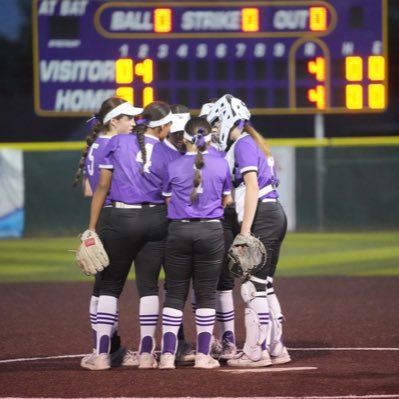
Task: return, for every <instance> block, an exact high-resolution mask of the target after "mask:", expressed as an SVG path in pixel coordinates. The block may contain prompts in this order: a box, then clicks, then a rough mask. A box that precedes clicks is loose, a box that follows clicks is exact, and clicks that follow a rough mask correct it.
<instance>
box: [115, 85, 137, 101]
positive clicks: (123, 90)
mask: <svg viewBox="0 0 399 399" xmlns="http://www.w3.org/2000/svg"><path fill="white" fill-rule="evenodd" d="M116 95H117V96H118V97H122V98H123V99H124V100H126V101H129V102H130V104H134V91H133V88H132V87H118V88H117V89H116Z"/></svg>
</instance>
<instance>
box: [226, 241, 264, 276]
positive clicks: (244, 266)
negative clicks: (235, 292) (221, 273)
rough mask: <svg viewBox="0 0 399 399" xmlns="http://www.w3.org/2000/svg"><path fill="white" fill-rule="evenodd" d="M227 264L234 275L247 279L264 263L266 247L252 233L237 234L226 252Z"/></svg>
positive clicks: (261, 267) (262, 266)
mask: <svg viewBox="0 0 399 399" xmlns="http://www.w3.org/2000/svg"><path fill="white" fill-rule="evenodd" d="M227 257H228V262H229V263H228V265H229V270H230V272H231V274H233V275H234V276H235V277H243V278H244V279H248V278H249V277H250V276H253V275H254V274H256V273H257V272H258V271H259V270H261V269H263V268H264V267H265V265H266V259H267V254H266V248H265V246H264V245H263V243H262V241H260V240H259V239H258V238H256V237H255V236H253V235H243V234H238V235H237V236H236V238H235V239H234V241H233V243H232V244H231V247H230V249H229V251H228V252H227Z"/></svg>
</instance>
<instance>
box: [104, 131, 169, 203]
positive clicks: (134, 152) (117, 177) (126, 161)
mask: <svg viewBox="0 0 399 399" xmlns="http://www.w3.org/2000/svg"><path fill="white" fill-rule="evenodd" d="M144 142H145V148H146V155H147V159H146V163H145V165H144V173H142V169H143V159H142V155H141V151H140V146H139V144H138V141H137V136H136V135H135V134H118V135H117V136H114V137H112V139H111V140H110V142H109V145H108V147H107V151H106V153H105V156H104V159H103V160H102V162H101V164H100V168H103V169H110V170H112V171H113V175H112V185H111V192H110V198H111V199H112V201H119V202H124V203H126V204H141V203H145V202H149V203H153V204H162V203H164V202H165V200H164V198H163V196H162V181H163V175H164V173H165V167H164V165H165V159H164V154H165V151H162V149H161V146H162V143H161V141H160V140H159V139H158V138H156V137H153V136H150V135H144Z"/></svg>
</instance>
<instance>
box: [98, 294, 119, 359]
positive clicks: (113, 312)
mask: <svg viewBox="0 0 399 399" xmlns="http://www.w3.org/2000/svg"><path fill="white" fill-rule="evenodd" d="M117 309H118V299H117V298H115V297H113V296H108V295H100V296H99V299H98V306H97V345H96V348H97V353H109V350H110V340H111V333H112V326H113V325H114V323H115V320H116V317H117V312H118V310H117Z"/></svg>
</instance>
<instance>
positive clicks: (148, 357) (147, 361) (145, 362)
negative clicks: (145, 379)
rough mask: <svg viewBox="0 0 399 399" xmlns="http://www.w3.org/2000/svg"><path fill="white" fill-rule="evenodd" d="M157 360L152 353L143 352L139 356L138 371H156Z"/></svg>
mask: <svg viewBox="0 0 399 399" xmlns="http://www.w3.org/2000/svg"><path fill="white" fill-rule="evenodd" d="M157 367H158V362H157V359H156V358H155V354H154V353H148V352H143V353H140V354H139V369H156V368H157Z"/></svg>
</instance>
